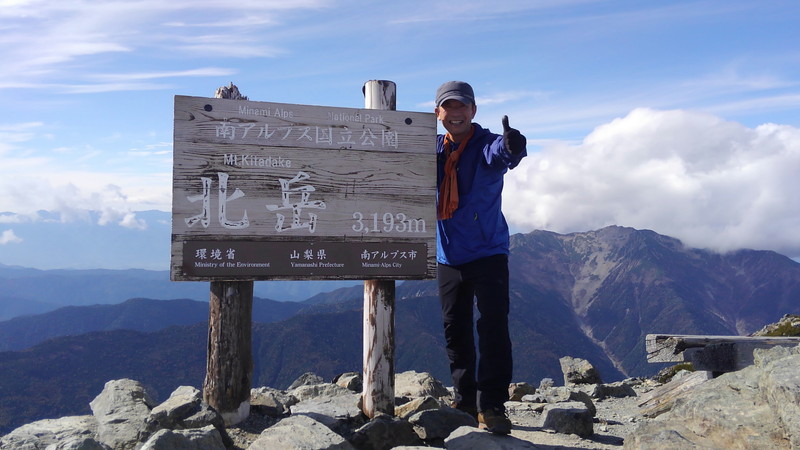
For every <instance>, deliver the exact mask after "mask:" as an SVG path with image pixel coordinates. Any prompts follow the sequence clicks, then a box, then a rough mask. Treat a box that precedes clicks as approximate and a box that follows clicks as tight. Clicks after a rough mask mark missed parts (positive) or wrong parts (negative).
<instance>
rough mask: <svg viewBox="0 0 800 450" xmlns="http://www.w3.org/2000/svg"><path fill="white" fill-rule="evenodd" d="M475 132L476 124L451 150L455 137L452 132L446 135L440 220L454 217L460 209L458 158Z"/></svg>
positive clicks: (440, 192)
mask: <svg viewBox="0 0 800 450" xmlns="http://www.w3.org/2000/svg"><path fill="white" fill-rule="evenodd" d="M474 132H475V126H474V125H473V126H472V128H470V130H469V134H468V135H467V137H465V138H464V139H463V140H462V141H461V143H460V144H458V148H457V149H456V150H453V151H451V149H452V148H453V144H454V142H453V137H452V136H450V133H447V134H446V135H445V136H444V143H443V146H444V151H445V154H446V155H447V159H446V160H445V163H444V178H442V184H441V186H440V187H439V207H438V208H437V209H438V211H437V213H438V215H439V220H445V219H449V218H451V217H453V213H454V212H455V211H456V209H458V177H457V174H456V165H458V159H459V158H461V152H463V151H464V149H465V148H466V147H467V142H469V140H470V138H472V135H473V133H474Z"/></svg>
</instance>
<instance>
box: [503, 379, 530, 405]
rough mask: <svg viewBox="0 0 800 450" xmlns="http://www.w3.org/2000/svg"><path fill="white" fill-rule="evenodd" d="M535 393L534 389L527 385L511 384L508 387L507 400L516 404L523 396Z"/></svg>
mask: <svg viewBox="0 0 800 450" xmlns="http://www.w3.org/2000/svg"><path fill="white" fill-rule="evenodd" d="M535 393H536V388H535V387H534V386H532V385H530V384H528V383H511V385H509V386H508V399H509V400H510V401H512V402H518V401H520V400H522V397H523V396H525V395H533V394H535Z"/></svg>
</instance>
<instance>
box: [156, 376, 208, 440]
mask: <svg viewBox="0 0 800 450" xmlns="http://www.w3.org/2000/svg"><path fill="white" fill-rule="evenodd" d="M202 401H203V399H202V394H201V393H200V391H199V390H198V389H197V388H194V387H191V386H181V387H179V388H178V389H176V390H175V391H174V392H173V393H172V395H170V396H169V398H168V399H167V400H166V401H165V402H164V403H162V404H160V405H158V406H156V407H155V408H153V409H152V410H151V411H150V415H149V416H148V417H147V419H146V422H147V424H148V426H150V427H152V428H153V429H154V431H155V430H160V429H162V428H169V429H172V428H186V427H184V426H183V424H182V423H181V422H182V421H183V419H185V418H186V417H189V416H191V415H192V414H194V413H195V412H197V411H199V410H200V403H201V402H202Z"/></svg>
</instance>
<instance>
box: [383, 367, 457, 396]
mask: <svg viewBox="0 0 800 450" xmlns="http://www.w3.org/2000/svg"><path fill="white" fill-rule="evenodd" d="M394 395H395V397H408V398H415V397H426V396H431V397H433V398H442V397H447V396H449V395H450V391H448V390H447V388H446V387H444V385H442V383H441V382H440V381H439V380H437V379H436V378H434V377H433V376H431V374H429V373H428V372H414V371H413V370H409V371H406V372H402V373H398V374H396V375H395V377H394Z"/></svg>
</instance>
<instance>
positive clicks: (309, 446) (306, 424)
mask: <svg viewBox="0 0 800 450" xmlns="http://www.w3.org/2000/svg"><path fill="white" fill-rule="evenodd" d="M275 449H281V450H318V449H328V450H355V448H354V447H353V446H352V444H350V443H349V442H347V441H346V440H345V439H344V438H343V437H341V436H339V435H338V434H336V433H334V432H333V431H331V430H330V428H328V427H326V426H325V425H323V424H322V423H320V422H318V421H316V420H314V419H312V418H311V417H308V416H304V415H299V416H291V417H287V418H285V419H283V420H281V421H280V422H278V423H277V424H275V425H273V426H271V427H269V428H267V429H266V430H264V431H263V432H262V433H261V435H260V436H259V437H258V439H256V440H255V441H254V442H253V444H252V445H251V446H250V447H249V449H248V450H275Z"/></svg>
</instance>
